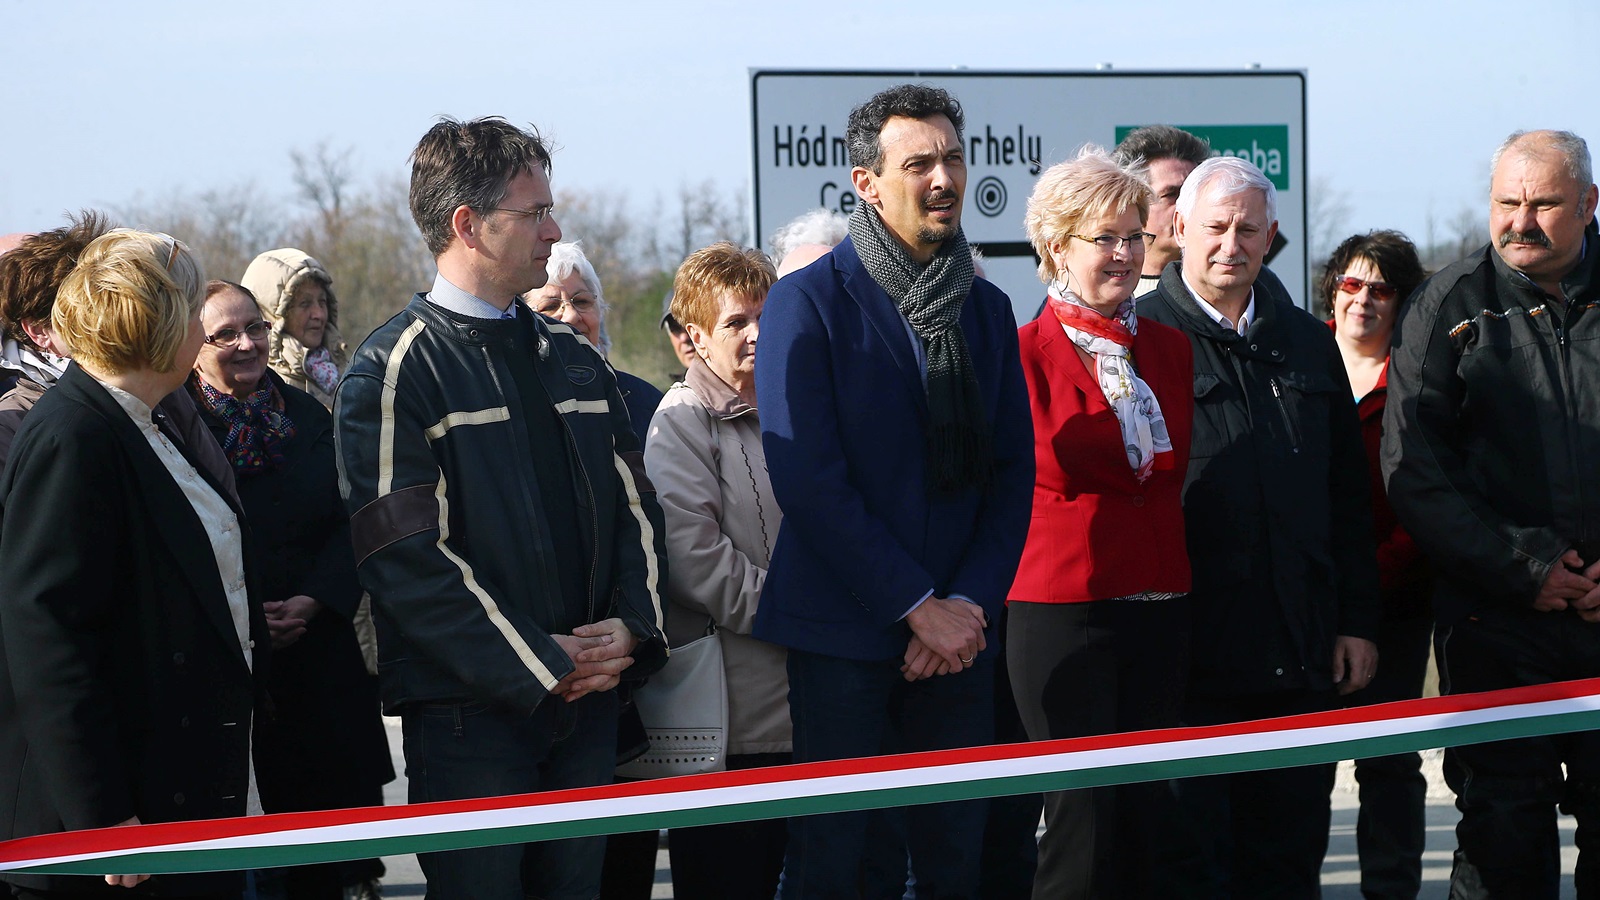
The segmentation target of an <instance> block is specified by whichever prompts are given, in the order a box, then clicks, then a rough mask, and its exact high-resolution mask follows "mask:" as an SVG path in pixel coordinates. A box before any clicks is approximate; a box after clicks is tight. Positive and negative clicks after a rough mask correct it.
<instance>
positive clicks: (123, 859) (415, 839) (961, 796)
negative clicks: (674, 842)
mask: <svg viewBox="0 0 1600 900" xmlns="http://www.w3.org/2000/svg"><path fill="white" fill-rule="evenodd" d="M1595 728H1600V710H1587V709H1584V710H1578V711H1572V712H1553V713H1548V714H1543V715H1534V716H1525V717H1520V718H1508V719H1501V720H1496V721H1488V722H1475V723H1468V724H1463V725H1453V726H1443V727H1433V728H1419V729H1418V730H1413V731H1408V732H1405V733H1401V734H1391V735H1382V736H1377V737H1368V738H1359V739H1353V740H1342V741H1327V742H1317V739H1316V738H1314V737H1308V738H1307V740H1310V741H1313V742H1312V743H1308V744H1302V745H1296V746H1290V747H1275V748H1265V749H1258V750H1246V751H1243V752H1235V753H1217V754H1213V755H1207V756H1201V757H1180V758H1176V759H1162V760H1148V761H1143V762H1135V763H1124V764H1118V763H1115V762H1112V763H1107V764H1101V765H1095V766H1094V767H1092V768H1069V767H1071V766H1074V760H1076V759H1079V758H1081V755H1082V754H1081V753H1064V754H1061V755H1060V756H1059V757H1057V758H1055V759H1054V760H1053V762H1052V763H1051V764H1052V765H1057V766H1060V768H1058V769H1054V770H1052V771H1046V772H1038V773H1029V774H1021V775H1007V776H1003V777H994V778H973V779H969V780H953V781H946V782H940V783H934V784H919V785H907V786H895V787H872V786H871V785H872V783H873V782H878V783H880V784H881V782H882V780H883V777H884V776H882V775H870V774H863V775H857V776H854V777H856V778H858V779H860V780H861V781H862V782H863V783H864V784H865V785H866V786H864V787H862V788H860V789H851V790H848V791H845V792H840V793H815V792H813V793H806V791H807V790H808V789H812V788H813V783H814V782H817V781H819V780H821V779H820V778H804V779H792V780H790V779H785V778H784V777H781V775H780V776H779V777H775V778H774V779H773V780H772V781H771V782H768V783H767V784H785V785H788V786H792V787H793V789H794V790H795V791H796V796H791V797H782V798H776V799H770V800H759V801H751V802H744V803H740V802H733V803H722V804H720V805H717V806H711V807H705V808H697V809H678V810H663V811H642V812H637V813H629V814H623V815H600V814H597V815H596V816H593V817H585V818H579V819H576V820H569V821H562V822H547V823H536V824H520V825H492V824H487V823H486V824H485V825H482V826H475V827H473V826H469V827H465V828H457V829H454V830H450V831H441V832H432V833H427V834H415V835H402V836H373V837H367V838H356V839H334V840H326V841H319V842H316V843H305V844H294V845H290V846H239V845H240V844H247V843H248V842H249V841H251V840H257V839H258V838H255V837H240V838H230V839H227V840H228V842H229V843H232V844H234V845H235V846H225V847H206V848H194V847H184V845H182V844H178V843H167V844H163V845H158V846H155V847H152V848H151V849H149V850H145V851H140V852H135V853H128V854H124V855H116V856H99V857H96V858H92V859H87V858H86V859H80V860H73V861H69V862H55V863H49V864H44V865H38V866H27V867H16V868H13V869H12V871H17V872H31V873H49V874H72V875H105V874H136V873H137V874H154V875H160V874H174V873H183V872H211V871H224V870H234V869H257V868H271V867H275V866H292V865H304V864H308V863H324V862H338V861H343V860H354V859H366V858H370V857H374V856H393V855H396V854H403V853H428V852H434V851H440V850H458V849H463V848H468V847H487V846H496V845H501V844H515V843H526V842H532V841H545V840H554V839H559V838H575V837H586V836H592V835H601V834H613V833H618V832H631V831H647V830H655V829H659V828H678V827H685V826H694V825H713V824H723V823H731V822H745V821H752V820H758V819H771V818H782V817H788V816H804V815H816V814H821V813H838V812H850V811H856V810H866V809H879V808H883V807H893V806H911V805H918V804H925V803H940V802H948V801H953V800H972V799H978V798H983V797H999V796H1007V795H1011V794H1028V793H1036V792H1043V791H1056V790H1070V789H1075V788H1088V787H1102V786H1107V785H1116V784H1127V783H1132V782H1139V781H1155V780H1161V779H1167V778H1185V777H1193V776H1201V775H1220V774H1227V773H1234V772H1245V771H1254V770H1261V769H1276V768H1285V767H1290V766H1304V765H1314V764H1319V763H1332V762H1337V761H1339V760H1341V759H1357V758H1367V757H1373V756H1387V755H1391V754H1395V753H1404V752H1410V751H1415V750H1425V749H1429V748H1432V747H1440V746H1460V745H1462V744H1474V743H1481V742H1484V741H1498V740H1508V739H1513V738H1524V737H1534V736H1539V735H1548V734H1562V733H1568V732H1574V731H1587V730H1591V729H1595ZM1306 730H1307V731H1313V730H1319V729H1306ZM1286 733H1292V732H1281V731H1278V732H1273V731H1269V732H1263V733H1261V734H1256V735H1249V736H1243V737H1240V738H1238V739H1237V740H1244V741H1247V742H1248V741H1251V740H1254V741H1256V742H1257V743H1260V742H1262V740H1263V738H1278V737H1280V736H1282V735H1284V734H1286ZM1182 742H1183V741H1182V739H1178V740H1174V741H1171V742H1170V743H1172V744H1174V745H1178V744H1181V743H1182ZM1148 746H1151V745H1140V749H1143V748H1144V747H1148ZM1094 752H1100V753H1111V754H1113V755H1116V754H1117V752H1118V751H1114V750H1113V751H1094ZM1124 752H1125V751H1124ZM1044 759H1050V758H1049V757H1045V758H1044ZM1018 762H1025V761H1018ZM983 765H986V763H985V762H983V761H979V762H968V763H959V764H953V765H951V766H950V768H951V769H953V770H955V771H956V772H959V771H960V770H961V769H963V768H971V767H974V766H983ZM775 771H778V772H781V770H775ZM831 777H836V776H822V777H821V778H831ZM952 777H955V776H952ZM763 786H765V785H763ZM748 789H749V788H743V789H740V788H719V789H716V790H721V791H728V790H732V791H740V790H748ZM818 790H820V789H818ZM677 796H678V797H680V798H682V799H683V800H684V801H686V802H693V799H694V796H695V792H693V791H687V792H683V793H680V794H678V795H677ZM496 812H499V813H501V814H502V815H503V814H504V811H490V812H476V813H456V814H453V815H457V816H466V817H472V816H480V817H485V818H489V817H492V816H493V815H495V813H496ZM513 812H514V810H513ZM395 821H397V820H392V819H391V820H384V821H383V822H378V823H365V824H362V825H356V826H349V828H350V829H358V830H365V831H367V832H368V833H370V832H372V831H373V830H375V826H377V827H392V825H393V823H394V822H395ZM398 821H404V820H398ZM346 830H347V831H348V830H349V829H346ZM163 847H166V848H172V849H163ZM36 858H37V857H36Z"/></svg>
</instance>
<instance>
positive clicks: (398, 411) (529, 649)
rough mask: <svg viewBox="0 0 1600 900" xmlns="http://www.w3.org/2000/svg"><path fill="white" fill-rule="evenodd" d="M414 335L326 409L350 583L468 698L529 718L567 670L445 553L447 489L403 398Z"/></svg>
mask: <svg viewBox="0 0 1600 900" xmlns="http://www.w3.org/2000/svg"><path fill="white" fill-rule="evenodd" d="M421 328H422V323H421V322H420V321H419V322H415V323H413V325H412V327H411V328H409V329H407V330H406V331H405V332H404V333H402V335H401V338H400V340H399V341H397V342H396V344H395V346H394V348H393V349H392V350H391V351H390V353H389V354H388V359H387V361H386V363H385V364H384V368H383V370H382V371H381V372H379V371H377V367H376V366H373V365H371V364H370V363H371V360H370V359H369V360H368V361H367V362H368V363H369V365H367V366H363V365H362V364H361V363H360V362H358V364H357V366H356V367H354V368H353V369H352V371H351V372H350V373H349V375H347V376H346V378H345V379H344V382H343V383H342V384H341V385H340V387H339V394H338V399H337V402H336V404H335V407H334V419H335V422H334V428H335V431H334V435H335V439H336V441H337V444H338V448H339V469H340V487H341V490H342V492H343V494H344V498H345V505H346V506H347V507H348V508H349V510H350V519H351V531H352V536H353V542H354V544H355V550H356V563H357V566H358V572H359V574H360V577H361V584H362V586H363V587H364V588H366V590H367V591H368V592H369V593H371V595H372V600H373V603H374V604H375V606H376V607H377V608H378V609H379V610H380V612H381V613H382V614H383V615H384V617H385V618H387V619H388V620H390V621H391V622H392V623H393V624H394V626H395V627H396V628H398V629H399V630H400V631H401V632H403V633H404V634H405V636H406V639H407V640H408V641H409V642H411V644H412V646H413V647H414V648H416V649H418V650H420V651H421V652H422V653H423V654H424V655H426V656H427V657H428V658H429V659H430V661H431V662H433V663H435V664H436V665H438V666H440V667H441V668H443V669H445V670H446V671H448V672H449V673H450V674H451V675H452V676H454V677H455V678H456V679H457V680H459V681H461V682H462V683H464V684H466V685H468V686H470V687H471V688H472V690H473V691H474V693H475V694H476V695H477V696H478V697H479V698H481V699H485V700H494V701H498V702H500V703H504V704H506V705H509V706H511V707H513V708H515V709H519V710H523V711H525V712H531V711H532V710H533V709H534V708H535V707H536V706H538V704H539V703H540V701H542V700H543V699H544V697H545V695H546V694H547V693H549V692H550V691H551V690H552V689H554V688H555V686H556V685H557V683H558V682H559V681H560V680H561V679H562V678H564V677H565V676H566V675H568V674H569V673H571V672H572V671H573V668H574V666H573V663H572V660H571V659H570V658H569V657H568V656H567V654H566V653H565V652H564V651H563V650H562V649H561V647H560V645H558V644H557V643H556V642H555V641H554V640H553V639H552V638H551V636H550V635H549V633H547V632H546V631H545V630H544V629H542V628H541V627H540V626H539V625H538V624H536V623H535V622H534V621H533V620H532V619H531V618H530V617H528V616H527V615H525V614H523V613H520V612H518V611H517V610H516V609H515V608H513V606H512V605H511V604H507V603H503V602H501V599H502V598H501V597H500V596H498V594H499V589H498V588H497V587H496V586H495V585H493V584H490V583H488V582H486V581H484V580H483V579H482V578H480V577H479V575H478V573H476V572H475V571H474V569H473V566H472V563H471V561H470V560H468V559H465V558H463V557H462V556H461V555H460V554H458V553H457V552H455V550H454V549H452V547H451V545H450V517H451V510H450V502H451V486H450V485H449V484H448V483H447V480H446V476H445V473H444V472H443V471H442V470H441V469H440V468H439V466H438V463H437V462H436V460H435V458H434V456H433V452H432V450H431V448H430V446H429V442H428V439H427V434H426V429H427V428H428V427H429V426H430V425H432V424H433V423H432V422H425V421H422V417H421V416H419V415H418V414H417V412H416V411H415V410H414V409H413V408H412V407H411V405H410V404H408V403H407V398H406V395H405V392H404V387H405V378H404V373H403V372H402V368H403V362H404V359H405V355H406V350H407V348H408V347H409V346H410V339H411V338H414V337H415V332H416V331H420V330H421Z"/></svg>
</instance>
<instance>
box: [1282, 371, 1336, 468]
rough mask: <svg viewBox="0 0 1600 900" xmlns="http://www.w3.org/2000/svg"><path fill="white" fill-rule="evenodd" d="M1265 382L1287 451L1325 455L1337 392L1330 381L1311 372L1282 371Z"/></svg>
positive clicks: (1294, 453)
mask: <svg viewBox="0 0 1600 900" xmlns="http://www.w3.org/2000/svg"><path fill="white" fill-rule="evenodd" d="M1267 383H1268V387H1269V388H1270V389H1271V391H1272V402H1273V405H1274V406H1276V407H1277V410H1278V415H1279V417H1280V419H1281V421H1282V422H1283V429H1284V435H1285V437H1286V438H1287V440H1288V445H1289V452H1290V453H1291V454H1293V455H1299V454H1301V453H1303V452H1310V453H1313V454H1315V455H1318V456H1326V455H1327V453H1328V449H1329V447H1328V442H1329V440H1330V439H1331V435H1330V433H1329V430H1328V420H1329V418H1330V416H1331V415H1332V412H1333V393H1334V391H1335V390H1337V386H1336V385H1335V384H1334V382H1333V379H1332V378H1329V377H1328V376H1326V375H1323V374H1320V373H1315V372H1283V373H1281V374H1278V375H1273V376H1271V377H1270V378H1268V379H1267Z"/></svg>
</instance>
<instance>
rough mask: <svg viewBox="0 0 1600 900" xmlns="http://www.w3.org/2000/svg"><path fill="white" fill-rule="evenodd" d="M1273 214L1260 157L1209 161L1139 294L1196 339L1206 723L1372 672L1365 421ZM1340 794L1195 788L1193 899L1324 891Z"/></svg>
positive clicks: (1189, 797)
mask: <svg viewBox="0 0 1600 900" xmlns="http://www.w3.org/2000/svg"><path fill="white" fill-rule="evenodd" d="M1275 207H1276V196H1275V190H1274V187H1273V185H1272V182H1271V181H1268V180H1267V178H1266V176H1264V175H1262V174H1261V172H1260V170H1258V169H1256V168H1255V167H1254V166H1252V165H1251V164H1250V163H1248V162H1246V161H1244V160H1240V159H1234V158H1230V157H1216V158H1213V159H1210V160H1207V161H1206V162H1204V163H1201V164H1200V166H1199V167H1197V168H1196V169H1195V170H1194V172H1192V173H1191V174H1190V175H1189V177H1188V179H1187V180H1186V181H1185V182H1184V185H1183V189H1182V191H1181V193H1180V194H1179V197H1178V208H1177V217H1176V220H1175V229H1174V230H1175V233H1176V235H1177V238H1178V242H1179V244H1180V245H1181V246H1182V247H1183V259H1182V260H1180V261H1179V262H1176V263H1171V264H1169V265H1168V266H1167V268H1166V270H1165V271H1164V272H1163V273H1162V275H1161V284H1160V286H1159V287H1158V288H1157V289H1156V291H1155V292H1154V293H1152V294H1148V295H1146V296H1145V297H1143V298H1142V299H1141V300H1140V302H1139V314H1140V315H1142V316H1146V317H1149V318H1151V319H1154V320H1156V321H1158V322H1161V323H1163V324H1166V325H1171V326H1173V327H1175V328H1179V329H1181V330H1183V331H1184V332H1185V333H1187V334H1188V335H1189V340H1190V343H1191V345H1192V346H1193V348H1194V371H1195V375H1194V391H1195V409H1194V436H1193V439H1192V444H1191V447H1190V453H1189V473H1188V478H1187V480H1186V482H1185V485H1184V497H1183V507H1184V518H1185V520H1186V524H1187V528H1188V546H1189V560H1190V565H1191V568H1192V570H1193V573H1194V589H1193V592H1192V603H1193V609H1194V615H1195V621H1194V626H1193V635H1194V639H1193V649H1192V671H1191V676H1190V690H1189V699H1188V702H1187V703H1186V704H1185V710H1184V715H1185V718H1186V720H1187V722H1188V724H1192V725H1207V724H1218V723H1223V722H1238V721H1245V720H1250V719H1261V718H1269V717H1274V716H1283V715H1291V714H1295V713H1308V712H1317V711H1322V710H1327V709H1332V708H1334V707H1335V706H1336V697H1337V694H1339V693H1348V692H1351V691H1356V690H1360V689H1361V688H1363V687H1365V686H1366V684H1367V682H1368V681H1369V680H1370V679H1371V677H1372V674H1373V672H1374V671H1375V669H1376V665H1377V650H1376V648H1375V647H1374V645H1373V643H1372V637H1373V635H1374V633H1375V631H1376V628H1377V623H1378V618H1379V606H1378V570H1377V551H1376V549H1375V545H1374V542H1373V535H1372V512H1371V509H1370V500H1369V499H1368V497H1369V495H1368V488H1367V487H1366V484H1367V477H1368V476H1367V463H1366V454H1365V452H1364V450H1363V449H1362V443H1361V432H1360V423H1359V421H1358V420H1357V418H1356V410H1355V402H1354V400H1353V399H1352V397H1351V395H1350V384H1349V381H1348V379H1347V377H1346V375H1345V370H1344V364H1343V363H1342V362H1341V361H1340V358H1339V351H1338V350H1337V348H1336V347H1335V345H1334V342H1333V336H1332V335H1331V333H1330V332H1329V331H1328V327H1327V326H1326V325H1324V324H1323V323H1321V322H1319V321H1317V320H1316V319H1315V318H1313V317H1312V316H1311V315H1309V314H1308V313H1306V312H1305V311H1304V310H1302V309H1300V308H1298V307H1296V306H1295V305H1294V303H1293V302H1292V301H1291V300H1290V299H1289V296H1288V293H1287V292H1286V291H1285V290H1284V288H1283V285H1282V284H1281V283H1280V282H1279V281H1278V279H1277V278H1276V277H1274V276H1273V275H1272V274H1271V273H1270V272H1268V271H1266V270H1265V269H1263V268H1262V261H1263V257H1264V256H1265V253H1266V250H1267V247H1269V246H1270V245H1271V243H1272V238H1273V235H1274V234H1275V233H1276V229H1277V215H1276V209H1275ZM1332 786H1333V766H1331V765H1325V766H1302V767H1297V768H1289V769H1276V770H1270V771H1262V772H1245V773H1241V774H1238V775H1220V776H1213V777H1211V778H1201V779H1189V780H1187V781H1186V782H1184V784H1183V785H1182V787H1181V793H1182V796H1183V799H1184V803H1185V805H1186V807H1188V809H1189V810H1190V812H1191V814H1192V816H1193V820H1194V822H1195V824H1196V826H1197V829H1196V831H1197V835H1198V839H1199V841H1200V843H1201V847H1202V852H1203V858H1204V859H1206V860H1207V863H1208V865H1207V869H1208V871H1207V872H1206V873H1205V874H1204V875H1201V874H1199V873H1197V874H1196V876H1195V878H1194V883H1195V887H1196V890H1197V892H1198V893H1199V894H1200V895H1202V896H1216V897H1224V896H1235V897H1315V896H1317V891H1318V885H1319V883H1320V872H1321V867H1322V857H1323V855H1324V853H1325V852H1326V850H1327V841H1328V826H1329V817H1330V812H1329V805H1328V792H1329V790H1330V789H1331V788H1332Z"/></svg>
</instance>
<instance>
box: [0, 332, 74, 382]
mask: <svg viewBox="0 0 1600 900" xmlns="http://www.w3.org/2000/svg"><path fill="white" fill-rule="evenodd" d="M0 360H3V361H4V365H5V368H7V369H12V370H15V371H17V372H21V373H22V375H23V377H25V378H27V379H28V380H29V381H31V382H33V383H34V384H37V385H39V386H40V387H44V388H48V387H53V386H54V385H55V383H56V379H57V378H60V377H61V376H62V375H64V374H66V371H67V363H68V362H70V360H68V359H67V358H66V357H65V356H57V355H55V354H54V353H46V352H44V351H43V350H38V349H35V348H33V347H29V346H28V345H27V344H24V343H21V342H20V341H14V340H12V339H11V338H6V339H5V342H4V343H3V344H0Z"/></svg>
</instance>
